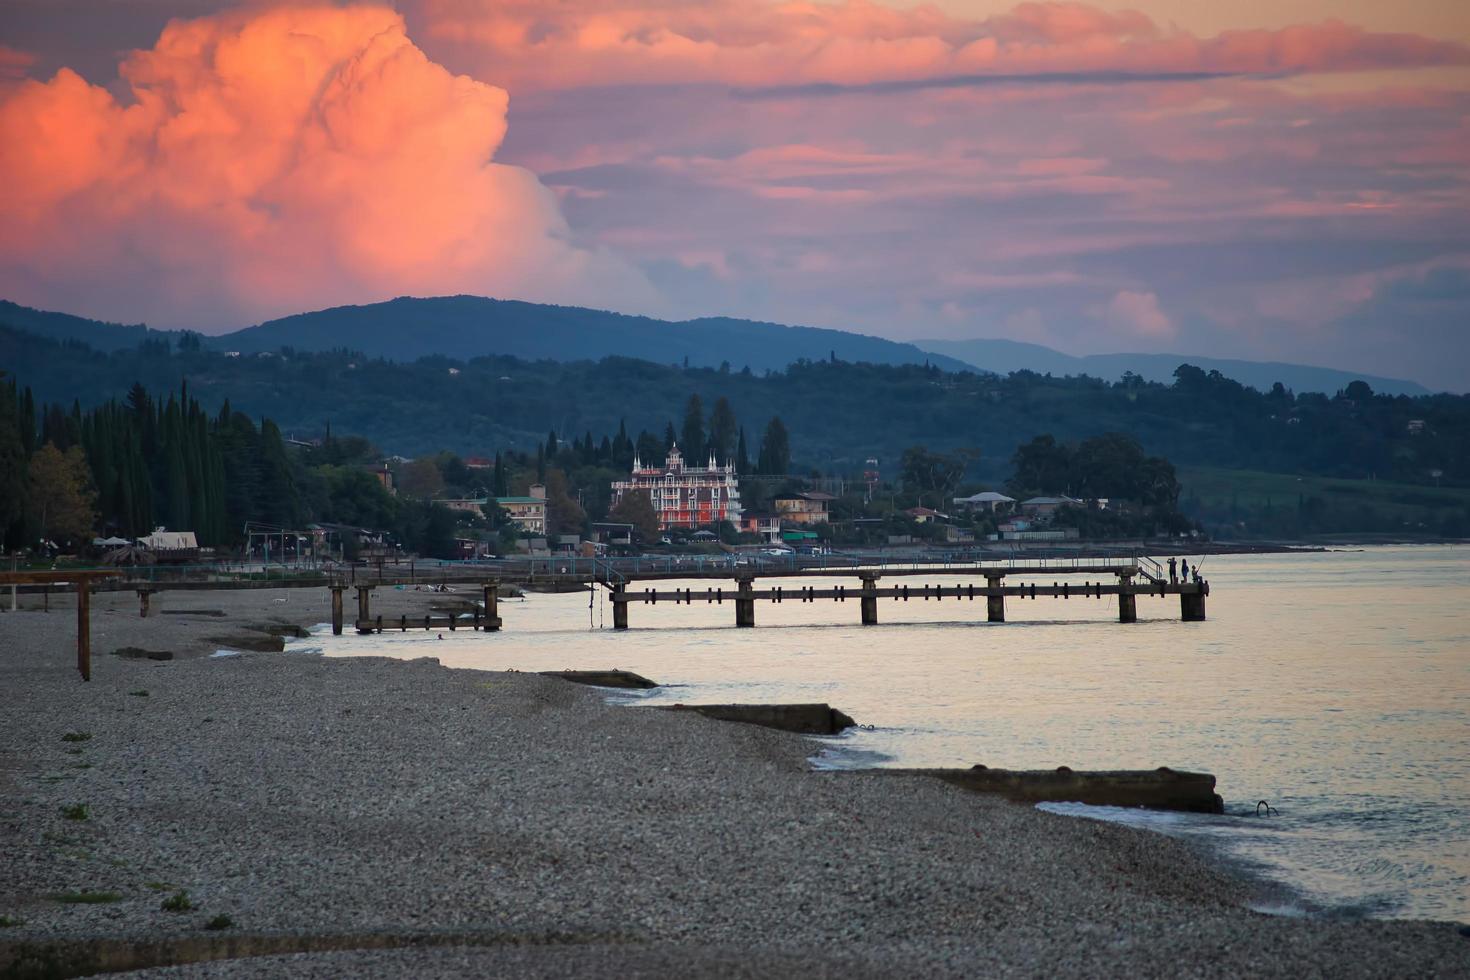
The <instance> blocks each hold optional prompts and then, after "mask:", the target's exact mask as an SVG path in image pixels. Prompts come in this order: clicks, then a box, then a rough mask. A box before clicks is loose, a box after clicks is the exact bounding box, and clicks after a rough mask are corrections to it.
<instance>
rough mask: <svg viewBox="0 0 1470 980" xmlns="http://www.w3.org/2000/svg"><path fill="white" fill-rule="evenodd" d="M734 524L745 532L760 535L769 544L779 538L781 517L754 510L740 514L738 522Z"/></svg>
mask: <svg viewBox="0 0 1470 980" xmlns="http://www.w3.org/2000/svg"><path fill="white" fill-rule="evenodd" d="M736 526H737V527H739V528H740V530H741V531H744V532H745V533H746V534H758V535H760V536H761V537H762V538H764V539H765V540H766V541H767V542H769V543H771V544H775V543H776V542H777V541H779V540H780V539H781V518H780V517H779V516H778V515H776V514H769V513H755V512H751V513H746V514H742V515H741V516H740V523H739V524H738V525H736Z"/></svg>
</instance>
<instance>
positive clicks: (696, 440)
mask: <svg viewBox="0 0 1470 980" xmlns="http://www.w3.org/2000/svg"><path fill="white" fill-rule="evenodd" d="M679 435H680V443H679V444H680V446H681V447H682V449H683V453H684V459H685V460H686V461H687V462H690V463H693V464H694V465H696V466H698V465H701V464H702V463H703V461H704V453H705V442H704V404H703V403H702V402H701V401H700V400H699V396H698V395H690V396H689V401H688V402H686V403H685V405H684V428H683V430H682V431H681V432H680V434H679Z"/></svg>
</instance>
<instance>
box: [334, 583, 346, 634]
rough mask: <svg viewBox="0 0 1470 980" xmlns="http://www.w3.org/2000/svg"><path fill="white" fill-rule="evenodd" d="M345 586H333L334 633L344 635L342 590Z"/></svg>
mask: <svg viewBox="0 0 1470 980" xmlns="http://www.w3.org/2000/svg"><path fill="white" fill-rule="evenodd" d="M343 589H344V587H343V586H340V585H334V586H332V635H333V636H341V635H342V592H343Z"/></svg>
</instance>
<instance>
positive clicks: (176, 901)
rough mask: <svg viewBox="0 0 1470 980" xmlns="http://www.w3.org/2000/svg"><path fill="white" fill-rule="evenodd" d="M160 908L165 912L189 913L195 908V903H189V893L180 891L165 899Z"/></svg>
mask: <svg viewBox="0 0 1470 980" xmlns="http://www.w3.org/2000/svg"><path fill="white" fill-rule="evenodd" d="M158 907H159V908H161V909H163V910H164V911H165V912H187V911H189V910H190V909H192V908H193V907H194V903H193V902H191V901H189V893H188V892H186V891H183V890H182V889H180V890H179V891H176V892H174V893H173V894H172V895H170V896H169V897H168V898H165V899H164V900H163V904H161V905H159V906H158Z"/></svg>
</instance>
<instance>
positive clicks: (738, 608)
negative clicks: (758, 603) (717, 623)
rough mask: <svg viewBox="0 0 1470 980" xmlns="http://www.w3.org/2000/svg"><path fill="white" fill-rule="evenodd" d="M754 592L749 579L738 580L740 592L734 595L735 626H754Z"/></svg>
mask: <svg viewBox="0 0 1470 980" xmlns="http://www.w3.org/2000/svg"><path fill="white" fill-rule="evenodd" d="M754 594H755V590H754V588H753V587H752V586H751V581H750V579H748V578H747V579H741V580H740V590H739V591H738V592H737V593H736V594H735V625H736V626H754V625H755V598H754Z"/></svg>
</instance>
